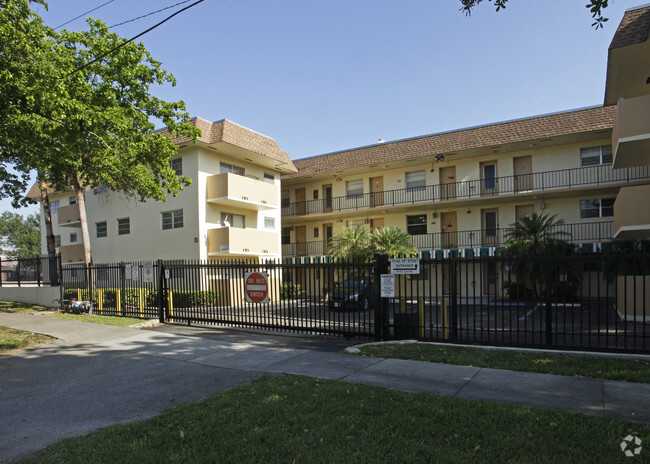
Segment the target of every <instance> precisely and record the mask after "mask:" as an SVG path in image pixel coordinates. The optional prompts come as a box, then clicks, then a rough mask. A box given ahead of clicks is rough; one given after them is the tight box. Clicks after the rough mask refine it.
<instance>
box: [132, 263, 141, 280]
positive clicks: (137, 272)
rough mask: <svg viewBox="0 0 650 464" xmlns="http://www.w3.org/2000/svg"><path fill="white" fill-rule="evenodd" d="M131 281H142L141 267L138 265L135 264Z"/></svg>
mask: <svg viewBox="0 0 650 464" xmlns="http://www.w3.org/2000/svg"><path fill="white" fill-rule="evenodd" d="M131 280H133V281H135V282H137V281H138V280H140V266H138V265H137V264H135V265H134V266H133V269H132V270H131Z"/></svg>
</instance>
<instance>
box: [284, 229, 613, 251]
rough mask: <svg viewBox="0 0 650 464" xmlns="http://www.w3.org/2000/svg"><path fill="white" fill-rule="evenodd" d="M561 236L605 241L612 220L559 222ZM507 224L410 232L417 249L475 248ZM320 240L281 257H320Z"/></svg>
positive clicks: (499, 241) (288, 247) (294, 246)
mask: <svg viewBox="0 0 650 464" xmlns="http://www.w3.org/2000/svg"><path fill="white" fill-rule="evenodd" d="M556 230H557V231H558V232H563V233H564V234H563V235H562V236H561V238H563V239H564V240H567V241H569V242H571V243H581V242H606V241H609V240H613V238H614V223H613V222H612V221H603V222H586V223H574V224H561V225H559V226H557V227H556ZM511 231H512V228H511V227H507V228H497V229H492V230H488V229H482V230H459V231H456V232H436V233H431V234H422V235H413V236H411V239H412V241H413V245H415V247H416V248H417V249H418V250H436V249H441V248H478V247H485V246H500V245H503V244H504V243H505V241H506V240H507V239H508V236H509V233H510V232H511ZM327 251H328V250H327V247H326V246H325V242H324V241H322V240H321V241H315V242H297V243H287V244H284V245H282V256H321V255H326V254H327Z"/></svg>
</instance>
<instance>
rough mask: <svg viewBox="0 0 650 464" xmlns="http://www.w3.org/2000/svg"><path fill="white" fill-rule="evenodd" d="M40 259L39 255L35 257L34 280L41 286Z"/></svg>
mask: <svg viewBox="0 0 650 464" xmlns="http://www.w3.org/2000/svg"><path fill="white" fill-rule="evenodd" d="M41 259H42V258H41V257H40V256H39V257H38V258H37V259H36V281H37V282H38V286H39V287H40V286H41Z"/></svg>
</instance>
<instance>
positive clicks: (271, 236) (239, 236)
mask: <svg viewBox="0 0 650 464" xmlns="http://www.w3.org/2000/svg"><path fill="white" fill-rule="evenodd" d="M278 240H279V239H278V234H277V233H275V232H269V231H265V230H257V229H240V228H238V227H222V228H219V229H209V230H208V256H265V255H277V254H279V251H280V250H279V249H278Z"/></svg>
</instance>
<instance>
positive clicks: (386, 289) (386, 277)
mask: <svg viewBox="0 0 650 464" xmlns="http://www.w3.org/2000/svg"><path fill="white" fill-rule="evenodd" d="M381 297H382V298H395V275H394V274H382V275H381Z"/></svg>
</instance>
